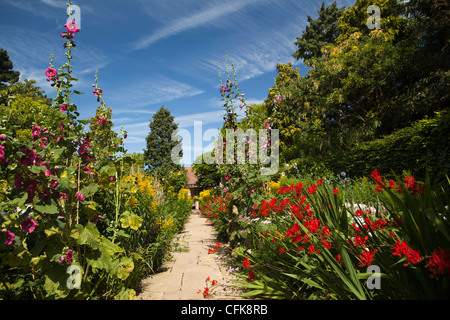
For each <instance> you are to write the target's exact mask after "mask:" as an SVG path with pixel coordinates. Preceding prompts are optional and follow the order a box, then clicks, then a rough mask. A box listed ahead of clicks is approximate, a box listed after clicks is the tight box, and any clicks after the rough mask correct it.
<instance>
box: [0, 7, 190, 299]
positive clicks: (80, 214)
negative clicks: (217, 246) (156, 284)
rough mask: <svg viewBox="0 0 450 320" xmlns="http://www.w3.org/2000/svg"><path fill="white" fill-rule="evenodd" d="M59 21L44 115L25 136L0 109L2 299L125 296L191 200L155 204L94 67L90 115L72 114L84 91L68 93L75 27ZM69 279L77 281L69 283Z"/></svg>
mask: <svg viewBox="0 0 450 320" xmlns="http://www.w3.org/2000/svg"><path fill="white" fill-rule="evenodd" d="M68 5H70V3H69V4H68ZM64 27H65V28H66V31H65V32H63V33H62V34H61V37H62V38H63V40H64V41H65V42H64V44H63V48H64V50H65V51H66V52H65V56H66V57H67V62H66V63H65V64H64V65H62V66H61V67H60V68H56V67H55V66H53V63H52V61H51V63H50V66H49V68H47V70H45V71H43V73H44V72H45V75H46V76H47V80H48V81H49V82H51V84H52V87H54V88H55V90H56V97H55V98H54V99H53V103H52V105H51V106H47V105H44V106H39V109H37V110H45V115H44V114H40V113H37V114H36V116H35V120H34V123H33V124H32V125H31V126H30V128H20V129H21V130H27V129H29V130H30V138H29V139H26V138H23V137H22V136H21V135H19V134H18V129H17V126H15V125H13V124H10V122H9V121H8V120H9V119H10V117H11V113H13V112H14V110H13V109H11V110H12V111H9V110H8V111H7V112H4V111H5V110H7V108H3V106H2V108H0V130H1V134H0V181H1V191H2V193H1V203H0V231H1V232H0V235H1V236H2V240H1V242H0V261H1V263H0V298H6V299H8V298H12V297H14V298H23V299H91V298H103V299H111V298H114V299H132V298H133V297H134V295H135V288H136V287H137V283H136V282H137V281H138V280H140V279H141V277H142V274H145V273H149V272H150V271H151V270H153V269H152V267H155V268H156V267H157V265H158V263H160V262H159V261H162V259H163V258H162V257H163V255H164V252H162V251H163V250H167V249H168V245H169V243H170V240H171V238H170V237H169V236H170V235H172V234H174V233H175V232H176V230H177V228H179V227H180V222H179V221H184V220H185V216H186V214H188V213H189V212H190V203H189V201H188V200H186V199H184V198H183V199H178V200H174V203H167V204H166V206H165V207H164V208H162V207H160V206H159V205H158V203H157V202H156V200H158V193H160V192H161V191H160V188H159V186H158V184H156V183H155V182H154V181H153V180H151V179H149V178H146V177H143V176H144V174H143V173H142V172H140V171H139V170H138V171H139V173H138V174H135V173H134V171H133V164H134V160H133V158H132V157H131V156H129V155H127V154H126V150H125V149H124V145H123V144H124V139H126V132H124V131H123V130H122V132H121V134H122V136H121V137H119V136H118V134H117V133H115V132H113V131H112V129H111V128H112V121H111V113H110V111H109V110H106V107H105V102H104V100H103V90H102V89H100V88H99V87H98V84H97V74H96V76H95V84H93V87H94V91H93V95H94V97H96V98H97V102H100V106H99V107H98V108H97V113H96V115H95V116H94V117H93V118H91V119H89V120H80V119H79V118H78V117H79V114H78V112H77V106H76V105H75V104H73V102H72V101H73V99H72V96H73V95H74V94H81V92H78V91H76V90H73V82H74V81H77V79H76V78H74V77H73V75H72V72H73V71H72V66H71V60H72V48H73V47H75V42H74V40H75V38H76V34H77V33H78V32H79V28H78V26H77V24H76V23H75V22H73V21H72V22H68V23H67V24H66V25H65V26H64ZM14 99H15V97H11V99H10V101H13V102H14ZM30 100H31V99H30ZM39 103H41V100H37V102H36V103H35V104H39ZM87 124H91V126H90V129H91V131H86V130H85V125H87ZM130 167H131V168H130ZM124 177H130V178H127V179H124ZM174 209H176V210H174ZM166 212H170V218H169V217H168V214H167V213H166ZM178 212H179V213H180V214H178ZM179 215H180V216H179ZM150 217H151V218H150ZM166 218H167V219H166ZM158 219H159V220H160V221H159V223H158V221H157V220H158ZM174 220H175V221H174ZM166 221H167V223H165V222H166ZM161 239H163V240H161ZM158 241H160V242H161V243H164V245H161V243H158V245H155V243H157V242H158ZM153 247H158V248H159V249H158V250H154V249H153ZM156 260H158V262H157V261H156ZM69 267H71V268H70V269H68V268H69ZM68 270H69V271H70V270H77V271H78V272H77V273H76V274H72V276H71V275H70V273H68ZM72 277H77V278H78V279H77V280H76V282H79V283H80V286H79V287H78V286H76V287H74V286H72V285H70V284H69V282H70V281H69V280H74V279H73V278H72ZM78 280H79V281H78Z"/></svg>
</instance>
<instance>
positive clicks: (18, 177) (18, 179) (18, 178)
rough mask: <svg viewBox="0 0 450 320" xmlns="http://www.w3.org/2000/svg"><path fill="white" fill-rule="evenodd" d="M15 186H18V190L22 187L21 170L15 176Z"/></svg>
mask: <svg viewBox="0 0 450 320" xmlns="http://www.w3.org/2000/svg"><path fill="white" fill-rule="evenodd" d="M14 187H16V189H17V190H20V188H22V176H21V175H20V173H19V172H17V173H16V175H15V176H14Z"/></svg>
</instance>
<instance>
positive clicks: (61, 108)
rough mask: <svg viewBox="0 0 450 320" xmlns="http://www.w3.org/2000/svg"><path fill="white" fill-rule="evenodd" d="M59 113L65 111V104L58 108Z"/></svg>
mask: <svg viewBox="0 0 450 320" xmlns="http://www.w3.org/2000/svg"><path fill="white" fill-rule="evenodd" d="M59 111H61V112H64V111H67V106H66V105H65V104H63V105H62V106H61V107H60V108H59Z"/></svg>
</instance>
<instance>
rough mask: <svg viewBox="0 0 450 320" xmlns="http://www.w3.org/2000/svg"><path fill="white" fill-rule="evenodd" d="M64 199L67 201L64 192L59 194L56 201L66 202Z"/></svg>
mask: <svg viewBox="0 0 450 320" xmlns="http://www.w3.org/2000/svg"><path fill="white" fill-rule="evenodd" d="M66 199H67V194H65V193H64V192H60V193H59V199H58V200H66Z"/></svg>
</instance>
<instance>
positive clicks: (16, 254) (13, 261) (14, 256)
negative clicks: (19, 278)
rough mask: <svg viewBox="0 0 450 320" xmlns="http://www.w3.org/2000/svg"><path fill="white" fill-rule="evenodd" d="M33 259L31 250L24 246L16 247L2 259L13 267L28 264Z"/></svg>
mask: <svg viewBox="0 0 450 320" xmlns="http://www.w3.org/2000/svg"><path fill="white" fill-rule="evenodd" d="M30 261H31V254H30V252H29V251H28V250H27V249H26V248H25V247H23V246H18V247H15V248H14V251H12V252H9V253H8V254H7V255H6V257H4V258H3V259H2V264H4V265H7V266H10V267H12V268H17V267H22V266H28V265H29V264H30Z"/></svg>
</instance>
